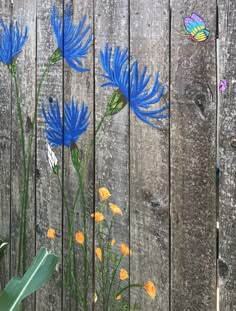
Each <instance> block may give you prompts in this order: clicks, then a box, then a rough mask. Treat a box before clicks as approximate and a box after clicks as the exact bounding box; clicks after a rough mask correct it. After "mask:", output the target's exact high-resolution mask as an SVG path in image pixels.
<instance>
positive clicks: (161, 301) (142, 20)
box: [0, 0, 236, 311]
mask: <svg viewBox="0 0 236 311" xmlns="http://www.w3.org/2000/svg"><path fill="white" fill-rule="evenodd" d="M170 2H171V3H170ZM170 2H169V0H159V1H153V0H83V1H81V0H74V1H71V4H72V6H73V18H74V19H75V20H76V21H78V20H80V19H81V17H82V16H83V15H84V14H86V15H87V17H88V22H89V23H90V24H91V25H92V27H93V33H94V44H93V47H92V49H91V50H90V53H89V57H88V58H87V59H86V61H85V63H86V66H87V67H89V68H90V69H91V70H90V71H89V72H88V73H85V74H84V73H83V74H79V73H76V72H75V71H73V70H71V69H70V68H69V67H68V66H67V64H66V63H62V62H60V63H58V65H56V66H54V67H53V68H52V69H51V70H50V72H49V79H48V82H47V83H46V84H45V85H44V86H43V91H42V95H41V101H40V102H41V103H42V102H45V101H47V100H48V98H49V97H52V98H58V99H59V100H60V101H62V99H63V98H65V99H66V100H69V99H70V98H71V97H72V96H73V97H74V98H75V99H76V100H78V101H79V102H82V101H83V100H84V101H85V102H86V103H87V104H88V105H89V108H90V110H91V111H92V119H93V121H92V122H91V124H90V127H89V133H88V134H87V135H86V136H84V137H83V139H81V141H80V149H81V150H82V152H83V150H84V149H85V148H87V145H88V142H89V140H90V139H91V137H93V134H94V133H93V129H94V125H95V124H96V123H97V120H99V119H100V117H101V115H102V113H103V112H104V109H105V107H106V103H107V100H108V98H109V96H110V95H109V94H110V91H109V90H108V89H106V88H104V89H103V88H101V86H100V85H101V83H102V78H101V77H100V74H101V64H100V60H99V52H100V50H102V49H103V48H104V45H105V43H106V42H109V43H110V44H111V45H112V46H120V47H122V48H124V47H129V49H130V53H131V54H132V55H133V56H134V57H135V58H137V59H138V60H139V63H140V65H141V66H144V65H147V66H148V70H149V72H151V73H155V72H156V71H160V78H161V81H162V82H165V81H166V82H167V85H168V89H169V92H168V95H169V100H170V102H171V103H172V106H171V109H170V110H171V118H170V120H168V121H167V122H166V123H165V124H166V126H165V128H164V129H163V128H160V129H154V128H151V127H150V126H148V125H146V124H144V123H142V122H141V121H140V120H138V119H137V118H136V117H135V116H134V115H133V114H132V112H130V111H129V109H128V108H127V107H126V108H125V109H124V110H123V111H122V112H121V113H119V114H118V115H116V116H114V117H113V118H112V120H110V121H109V122H108V123H107V124H106V129H104V131H103V132H102V134H101V135H100V136H99V137H98V139H97V140H96V146H95V148H94V157H93V158H92V159H91V161H90V164H89V175H88V180H87V193H88V198H89V199H90V203H91V204H90V206H91V211H92V209H93V206H94V205H95V204H96V196H97V189H98V188H99V187H101V186H105V187H107V188H108V189H109V190H110V191H111V193H112V195H113V197H114V199H115V201H116V203H117V204H118V205H120V206H121V207H122V208H123V210H124V216H123V217H122V218H121V219H122V220H121V222H120V223H119V226H116V227H115V229H114V231H115V232H114V234H116V236H117V237H119V240H122V241H124V242H126V243H127V244H129V245H130V247H131V249H132V250H133V256H130V258H129V262H128V261H127V262H126V264H127V269H129V274H130V277H131V281H135V282H137V281H140V280H147V279H154V280H155V282H156V286H157V297H158V299H157V300H155V301H154V302H152V301H151V300H148V299H146V294H145V293H140V292H138V291H137V292H136V291H131V292H130V301H131V302H133V301H135V300H137V301H138V302H139V303H140V305H141V310H144V311H151V310H153V311H167V310H172V311H213V310H221V311H233V310H236V190H235V179H236V156H235V150H236V149H235V148H236V123H235V120H236V92H235V87H236V86H235V83H236V66H235V63H236V48H235V44H236V2H235V1H234V0H218V1H216V0H211V1H205V0H198V1H193V0H189V1H186V0H179V1H174V0H172V1H170ZM53 3H55V4H56V5H57V6H58V7H60V8H61V11H62V10H63V7H64V5H65V3H64V2H63V1H62V0H55V1H52V0H41V1H37V0H11V1H9V0H1V1H0V16H1V17H3V18H4V20H7V21H10V20H11V19H13V20H14V19H17V20H18V21H19V23H20V24H27V25H28V26H29V30H30V32H29V39H28V42H27V45H26V47H25V48H24V50H23V52H22V54H21V55H20V57H19V59H18V67H19V71H20V72H19V75H20V77H21V85H22V89H23V91H22V94H21V98H22V100H23V112H24V116H25V126H26V131H27V129H28V130H29V128H30V126H31V120H32V115H33V111H34V100H35V92H36V87H37V83H38V81H39V78H40V77H41V75H42V72H43V69H44V65H45V63H46V62H47V60H48V57H49V55H51V53H52V52H53V51H54V50H55V47H56V43H55V40H54V38H53V33H52V30H51V27H50V14H51V7H52V4H53ZM192 12H197V13H199V14H200V15H201V16H202V17H204V19H205V21H206V26H207V29H208V30H209V31H210V36H209V40H208V41H207V42H206V43H196V42H193V41H192V40H191V39H190V38H189V37H187V36H186V37H182V36H180V35H178V34H177V31H180V32H182V30H183V24H182V21H183V18H184V17H186V16H189V15H191V13H192ZM220 79H227V80H228V82H229V87H228V89H227V90H226V91H225V92H224V93H220V92H218V83H219V80H220ZM13 94H14V93H13V85H12V82H11V78H10V75H9V72H8V69H7V67H6V66H3V65H2V64H1V65H0V202H1V208H0V234H1V235H2V236H4V237H5V238H7V239H8V241H9V243H10V248H9V251H8V254H7V256H6V258H5V261H4V263H3V265H2V266H1V274H0V284H1V287H3V286H4V285H5V284H6V282H7V281H8V280H9V278H10V277H11V276H13V275H15V274H16V262H17V248H18V242H19V215H20V214H19V213H20V211H19V208H20V204H19V201H20V190H19V189H20V187H21V182H20V181H21V176H20V172H21V167H20V142H19V138H18V125H17V115H16V104H15V98H14V96H13ZM40 107H41V105H40ZM43 129H44V122H43V118H42V116H41V112H40V108H39V113H38V118H37V130H36V142H35V148H34V150H35V154H34V159H35V161H34V165H33V169H32V176H31V177H32V179H31V196H30V209H29V218H28V245H27V254H28V258H27V259H28V263H30V262H31V260H32V258H33V256H34V255H35V253H36V250H38V249H39V248H40V247H41V246H42V245H43V246H46V247H47V248H48V249H51V250H53V251H54V252H55V253H57V254H58V255H60V256H61V264H60V265H59V267H58V270H57V271H56V272H55V273H54V274H53V276H52V277H51V279H50V281H49V282H48V283H47V284H46V285H45V286H44V287H43V288H42V289H41V290H40V291H38V292H37V294H36V295H33V296H32V297H31V299H29V300H28V304H27V308H26V309H27V310H57V311H58V310H67V299H66V295H65V293H64V291H63V290H62V286H61V285H62V276H63V254H65V252H66V249H65V248H64V247H63V246H64V244H65V243H64V241H65V236H64V232H65V230H64V226H65V214H64V212H63V209H62V198H61V196H60V194H59V190H58V186H57V184H56V181H55V180H54V179H53V178H52V176H51V172H50V168H49V165H48V160H47V145H46V140H45V135H44V130H43ZM57 156H58V158H59V160H60V161H62V159H63V163H64V187H66V188H67V189H70V193H69V196H70V194H71V193H72V192H73V191H74V190H75V186H74V178H75V177H74V172H73V169H72V166H71V164H70V161H69V158H68V155H67V153H66V151H65V150H64V149H61V151H60V149H59V152H58V153H57ZM217 163H218V164H219V167H218V166H217ZM218 173H219V174H218ZM91 211H88V214H89V213H90V212H91ZM217 223H218V224H219V226H217ZM49 227H54V228H55V229H56V230H57V232H58V238H57V242H52V241H50V240H49V239H48V238H47V235H46V232H47V229H48V228H49ZM218 228H219V229H218ZM91 230H92V229H91ZM217 288H218V290H217ZM95 309H96V308H95Z"/></svg>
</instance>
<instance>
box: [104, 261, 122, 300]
mask: <svg viewBox="0 0 236 311" xmlns="http://www.w3.org/2000/svg"><path fill="white" fill-rule="evenodd" d="M123 258H124V255H121V256H120V259H119V261H118V264H117V266H116V267H115V269H114V270H113V273H112V278H111V283H110V286H109V291H108V296H107V301H109V298H110V293H111V289H112V285H113V282H114V280H115V276H116V272H117V270H118V268H119V266H120V264H121V262H122V260H123Z"/></svg>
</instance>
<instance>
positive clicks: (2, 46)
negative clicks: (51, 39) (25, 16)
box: [0, 19, 28, 65]
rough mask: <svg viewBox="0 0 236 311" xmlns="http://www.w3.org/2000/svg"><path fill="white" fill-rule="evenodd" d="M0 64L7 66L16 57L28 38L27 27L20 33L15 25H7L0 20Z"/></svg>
mask: <svg viewBox="0 0 236 311" xmlns="http://www.w3.org/2000/svg"><path fill="white" fill-rule="evenodd" d="M0 28H1V30H0V62H2V63H4V64H6V65H9V64H11V63H12V62H13V60H14V59H15V57H17V56H18V55H19V54H20V53H21V51H22V49H23V47H24V45H25V43H26V41H27V38H28V27H27V26H25V28H24V31H23V32H22V33H21V32H20V30H19V27H18V25H17V23H16V24H10V25H7V24H5V23H4V21H3V20H2V19H0Z"/></svg>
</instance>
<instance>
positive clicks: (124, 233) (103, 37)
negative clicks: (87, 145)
mask: <svg viewBox="0 0 236 311" xmlns="http://www.w3.org/2000/svg"><path fill="white" fill-rule="evenodd" d="M94 9H95V70H96V71H95V73H96V76H95V112H96V124H98V122H99V121H100V119H101V117H102V115H103V114H104V112H105V110H106V106H107V103H108V100H109V98H110V96H111V95H112V93H113V91H114V89H112V88H101V84H102V83H103V82H104V79H103V78H102V77H101V76H100V75H101V74H102V73H103V70H102V66H101V63H100V58H99V53H100V51H101V50H104V47H105V44H106V43H109V45H110V47H113V51H114V48H115V47H117V46H120V48H122V49H124V48H127V47H128V45H129V44H128V32H129V28H128V0H121V1H116V0H114V1H109V0H96V1H95V8H94ZM95 179H96V194H97V193H98V192H97V190H98V188H100V187H106V188H108V189H109V191H110V192H111V194H112V196H111V198H110V199H109V202H112V203H114V204H117V205H118V206H119V207H120V208H121V209H122V211H123V215H122V217H120V216H117V217H116V221H115V224H114V228H113V229H114V230H113V237H112V238H114V239H116V241H117V244H116V246H115V249H117V253H119V252H120V250H119V244H120V243H121V242H123V243H126V244H127V245H129V120H128V110H127V107H126V108H124V109H123V110H122V111H121V112H119V113H118V114H117V115H114V116H113V117H112V118H109V119H107V120H106V121H105V124H104V127H103V128H102V129H101V131H100V133H99V134H98V136H97V137H96V151H95ZM97 206H98V197H96V207H97ZM108 209H109V207H108ZM108 209H107V213H106V217H107V219H110V218H109V217H110V212H109V210H108ZM95 246H96V237H95ZM122 267H123V268H125V269H126V270H127V271H128V272H129V258H128V256H127V258H125V260H124V262H123V264H122ZM95 282H96V277H95ZM95 287H96V285H95ZM126 299H127V302H128V303H129V297H128V294H127V298H126ZM96 310H100V308H99V307H98V305H96Z"/></svg>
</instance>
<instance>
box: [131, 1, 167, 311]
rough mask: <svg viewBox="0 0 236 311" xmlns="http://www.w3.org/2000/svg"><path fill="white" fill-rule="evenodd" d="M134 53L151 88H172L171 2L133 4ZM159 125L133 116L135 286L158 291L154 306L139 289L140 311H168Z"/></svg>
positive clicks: (163, 132)
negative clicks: (155, 84)
mask: <svg viewBox="0 0 236 311" xmlns="http://www.w3.org/2000/svg"><path fill="white" fill-rule="evenodd" d="M130 53H131V55H132V56H133V57H134V59H138V61H139V71H140V72H141V70H142V68H143V67H144V66H147V68H148V74H153V78H152V80H151V82H150V84H151V83H153V82H154V76H155V73H156V72H157V71H159V70H160V82H161V83H162V82H168V79H169V1H165V0H164V1H158V2H155V3H154V2H153V1H151V0H148V1H139V2H137V1H134V0H131V5H130ZM167 85H168V83H167ZM148 87H150V86H148ZM161 104H162V105H164V104H165V103H164V101H161ZM158 106H159V104H156V105H155V109H157V107H158ZM153 109H154V108H153ZM154 123H155V121H154ZM160 123H161V122H160ZM161 124H163V126H162V127H160V128H158V129H156V128H152V127H151V126H149V125H147V124H144V123H143V122H142V121H141V120H139V119H138V118H137V117H136V116H135V115H134V114H133V112H132V110H131V131H130V161H131V164H130V188H131V190H130V213H131V215H130V228H131V229H130V230H131V248H132V251H133V255H132V256H131V259H130V260H131V271H130V273H131V283H145V282H147V281H148V280H152V281H153V282H154V283H155V285H156V287H157V297H156V299H155V300H154V301H152V300H151V299H150V298H149V297H148V296H147V294H146V293H145V291H144V290H142V291H140V290H135V289H132V290H131V301H132V303H134V302H135V301H136V302H138V303H139V304H140V307H141V310H144V309H145V310H155V311H156V310H163V311H164V310H169V131H168V122H166V123H161Z"/></svg>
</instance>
